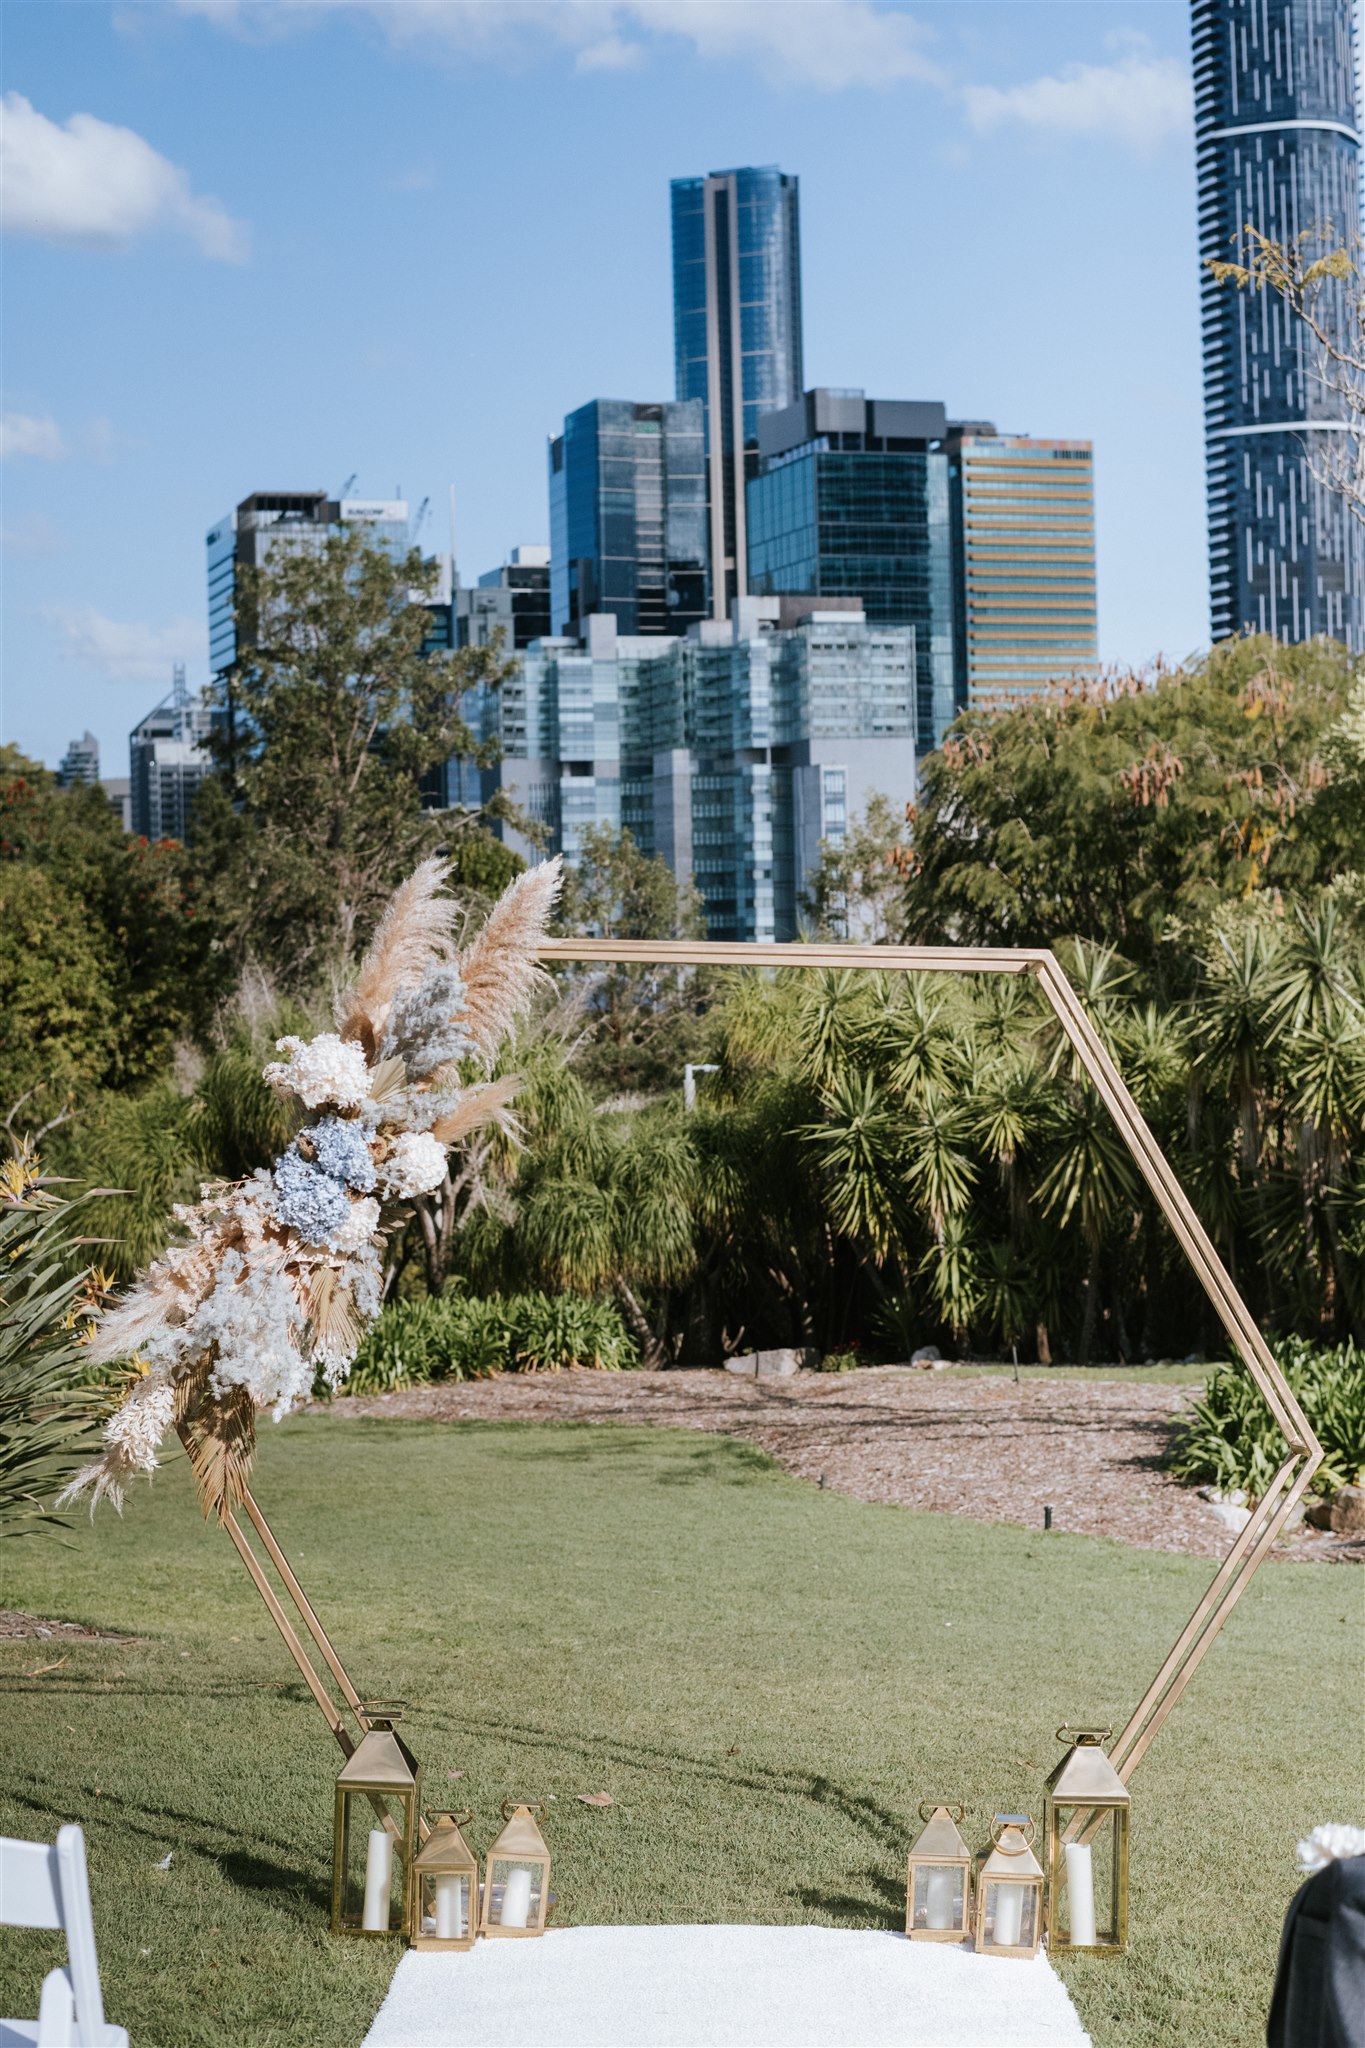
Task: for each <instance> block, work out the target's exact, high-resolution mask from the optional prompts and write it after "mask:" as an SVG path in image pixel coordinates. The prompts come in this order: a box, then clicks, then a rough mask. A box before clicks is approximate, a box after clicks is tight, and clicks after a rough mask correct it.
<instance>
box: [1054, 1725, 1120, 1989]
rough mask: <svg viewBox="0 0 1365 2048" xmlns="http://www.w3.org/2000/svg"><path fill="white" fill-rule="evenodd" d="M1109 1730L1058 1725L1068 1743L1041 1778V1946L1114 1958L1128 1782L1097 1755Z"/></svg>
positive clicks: (1101, 1752) (1056, 1952) (1117, 1944)
mask: <svg viewBox="0 0 1365 2048" xmlns="http://www.w3.org/2000/svg"><path fill="white" fill-rule="evenodd" d="M1113 1732H1114V1731H1113V1729H1112V1728H1069V1727H1067V1726H1066V1725H1065V1724H1063V1726H1062V1727H1060V1728H1059V1729H1058V1730H1057V1740H1058V1741H1059V1742H1069V1743H1070V1745H1071V1747H1070V1748H1069V1749H1068V1750H1067V1753H1066V1755H1065V1756H1064V1757H1063V1758H1062V1760H1061V1762H1060V1763H1059V1764H1058V1766H1057V1768H1056V1770H1055V1771H1054V1772H1053V1773H1052V1776H1051V1777H1050V1778H1049V1779H1048V1781H1047V1797H1046V1800H1045V1802H1044V1806H1043V1844H1044V1855H1045V1859H1046V1862H1047V1945H1048V1948H1049V1949H1050V1950H1051V1952H1052V1953H1053V1955H1069V1954H1070V1953H1071V1952H1072V1951H1073V1950H1076V1949H1084V1950H1089V1951H1093V1952H1097V1953H1100V1954H1103V1955H1121V1954H1122V1952H1123V1950H1124V1949H1126V1948H1127V1946H1128V1805H1129V1802H1128V1787H1127V1786H1126V1785H1125V1784H1124V1782H1123V1780H1122V1778H1121V1777H1120V1776H1119V1774H1118V1772H1117V1771H1116V1770H1115V1769H1114V1766H1113V1765H1112V1764H1111V1763H1110V1761H1109V1759H1108V1757H1107V1756H1106V1755H1105V1753H1104V1749H1103V1746H1102V1745H1103V1744H1104V1743H1105V1742H1106V1741H1107V1740H1108V1738H1109V1736H1110V1735H1112V1734H1113Z"/></svg>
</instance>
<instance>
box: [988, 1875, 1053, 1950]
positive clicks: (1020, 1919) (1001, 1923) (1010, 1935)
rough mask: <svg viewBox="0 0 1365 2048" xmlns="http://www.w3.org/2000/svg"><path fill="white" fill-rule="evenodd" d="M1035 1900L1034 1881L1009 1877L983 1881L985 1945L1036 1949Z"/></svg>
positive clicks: (1035, 1888)
mask: <svg viewBox="0 0 1365 2048" xmlns="http://www.w3.org/2000/svg"><path fill="white" fill-rule="evenodd" d="M1038 1900H1039V1892H1038V1887H1037V1885H1036V1884H1013V1883H1011V1882H1010V1881H1009V1880H1008V1879H988V1880H987V1883H986V1903H985V1921H986V1939H985V1941H984V1943H983V1944H982V1945H983V1947H984V1948H987V1949H992V1948H1036V1946H1037V1943H1038Z"/></svg>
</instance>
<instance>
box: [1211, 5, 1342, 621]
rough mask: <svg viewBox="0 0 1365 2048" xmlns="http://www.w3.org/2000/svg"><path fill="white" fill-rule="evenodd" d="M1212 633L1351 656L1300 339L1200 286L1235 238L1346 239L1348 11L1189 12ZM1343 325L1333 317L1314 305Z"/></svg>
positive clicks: (1323, 428)
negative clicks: (1316, 642)
mask: <svg viewBox="0 0 1365 2048" xmlns="http://www.w3.org/2000/svg"><path fill="white" fill-rule="evenodd" d="M1192 14H1193V32H1194V85H1195V130H1196V143H1197V149H1198V163H1199V254H1200V259H1201V292H1202V312H1203V338H1204V420H1205V432H1206V442H1207V456H1206V460H1207V473H1208V519H1209V586H1210V590H1209V595H1210V612H1211V617H1212V627H1213V636H1214V638H1215V639H1223V638H1226V637H1227V636H1228V635H1229V634H1233V633H1238V632H1241V631H1243V630H1245V629H1250V630H1252V631H1255V632H1264V633H1272V634H1274V635H1275V637H1276V638H1277V639H1280V640H1284V641H1300V640H1307V639H1310V638H1311V637H1313V636H1314V635H1315V634H1319V633H1326V634H1330V635H1331V636H1332V637H1333V638H1334V639H1337V640H1342V641H1345V642H1346V644H1347V645H1348V646H1349V647H1351V648H1352V649H1353V650H1359V649H1360V647H1361V645H1362V630H1361V629H1362V571H1363V569H1365V549H1363V548H1362V532H1361V527H1360V523H1359V521H1358V520H1357V519H1356V518H1355V517H1354V515H1353V514H1352V513H1351V511H1350V510H1349V508H1348V507H1347V505H1346V504H1345V502H1344V501H1343V499H1342V498H1341V497H1340V496H1338V495H1336V494H1334V493H1333V492H1331V491H1330V490H1328V489H1325V488H1324V486H1323V485H1322V484H1321V483H1320V482H1318V481H1317V480H1316V479H1315V478H1314V476H1313V474H1312V470H1313V467H1314V454H1315V450H1320V449H1323V448H1324V446H1325V444H1326V440H1327V437H1328V436H1329V435H1335V434H1340V433H1343V432H1345V431H1347V423H1346V420H1345V417H1344V409H1343V407H1342V405H1341V403H1340V401H1339V400H1337V399H1335V398H1334V396H1333V394H1332V393H1331V392H1330V391H1329V390H1327V389H1326V388H1325V387H1324V385H1323V384H1322V382H1321V381H1320V379H1319V377H1318V375H1317V374H1316V367H1317V366H1316V363H1315V358H1314V352H1313V346H1312V343H1311V339H1310V338H1309V337H1307V336H1306V335H1305V334H1304V331H1303V330H1302V328H1301V327H1300V326H1299V325H1298V324H1297V322H1296V320H1295V318H1294V315H1293V314H1292V313H1291V312H1290V311H1289V310H1288V308H1287V307H1286V306H1285V305H1284V304H1283V303H1282V302H1281V301H1280V300H1279V299H1278V298H1277V297H1276V296H1275V295H1274V294H1273V293H1272V292H1269V291H1264V292H1259V293H1251V292H1246V291H1241V292H1239V291H1236V290H1235V289H1233V287H1232V286H1230V285H1220V284H1217V283H1216V282H1215V281H1214V279H1213V277H1212V276H1211V274H1210V272H1209V270H1208V263H1209V261H1210V260H1213V261H1217V260H1220V259H1228V258H1231V259H1233V260H1237V258H1238V257H1239V256H1240V255H1242V254H1244V245H1245V230H1246V228H1248V227H1251V228H1253V229H1255V230H1256V231H1257V232H1258V233H1260V234H1262V235H1266V236H1268V237H1269V238H1270V239H1271V240H1273V241H1276V242H1280V243H1285V242H1290V241H1292V240H1293V239H1294V237H1295V236H1297V235H1299V234H1300V233H1302V232H1303V231H1305V230H1307V229H1311V228H1315V227H1321V226H1324V225H1326V224H1328V223H1330V224H1331V227H1332V228H1333V229H1334V230H1335V232H1336V234H1337V235H1338V236H1340V237H1343V238H1352V237H1354V236H1355V235H1356V234H1357V233H1358V232H1359V228H1360V121H1359V112H1358V104H1357V78H1356V56H1355V34H1354V19H1353V16H1354V0H1193V5H1192ZM1329 314H1330V317H1332V318H1333V319H1340V320H1342V321H1343V323H1344V320H1345V315H1346V306H1345V303H1344V298H1343V300H1342V301H1341V302H1339V303H1336V304H1334V305H1332V306H1331V307H1329Z"/></svg>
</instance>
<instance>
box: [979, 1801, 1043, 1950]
mask: <svg viewBox="0 0 1365 2048" xmlns="http://www.w3.org/2000/svg"><path fill="white" fill-rule="evenodd" d="M1034 1832H1035V1830H1034V1825H1033V1821H1032V1819H1031V1818H1030V1816H1029V1815H1028V1814H1026V1813H997V1814H996V1816H995V1819H994V1820H993V1821H992V1823H991V1847H990V1850H989V1852H988V1853H987V1854H986V1855H985V1856H984V1857H983V1859H982V1864H981V1868H980V1870H979V1871H978V1872H977V1876H976V1932H975V1936H974V1939H973V1947H974V1948H975V1949H976V1952H977V1954H978V1955H983V1956H1036V1955H1037V1953H1038V1944H1039V1942H1040V1941H1041V1940H1042V1935H1043V1867H1042V1865H1041V1863H1039V1861H1038V1858H1037V1857H1036V1856H1035V1855H1034V1853H1033V1837H1034Z"/></svg>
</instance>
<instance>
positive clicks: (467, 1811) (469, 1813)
mask: <svg viewBox="0 0 1365 2048" xmlns="http://www.w3.org/2000/svg"><path fill="white" fill-rule="evenodd" d="M436 1818H437V1820H449V1821H453V1822H454V1823H455V1826H456V1827H457V1828H462V1827H465V1826H467V1824H468V1823H469V1822H470V1821H471V1820H473V1818H474V1809H473V1807H472V1806H462V1807H461V1808H460V1810H459V1812H458V1813H452V1812H451V1810H450V1808H449V1807H448V1806H443V1807H442V1808H441V1809H440V1811H439V1812H438V1813H437V1815H436Z"/></svg>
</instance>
